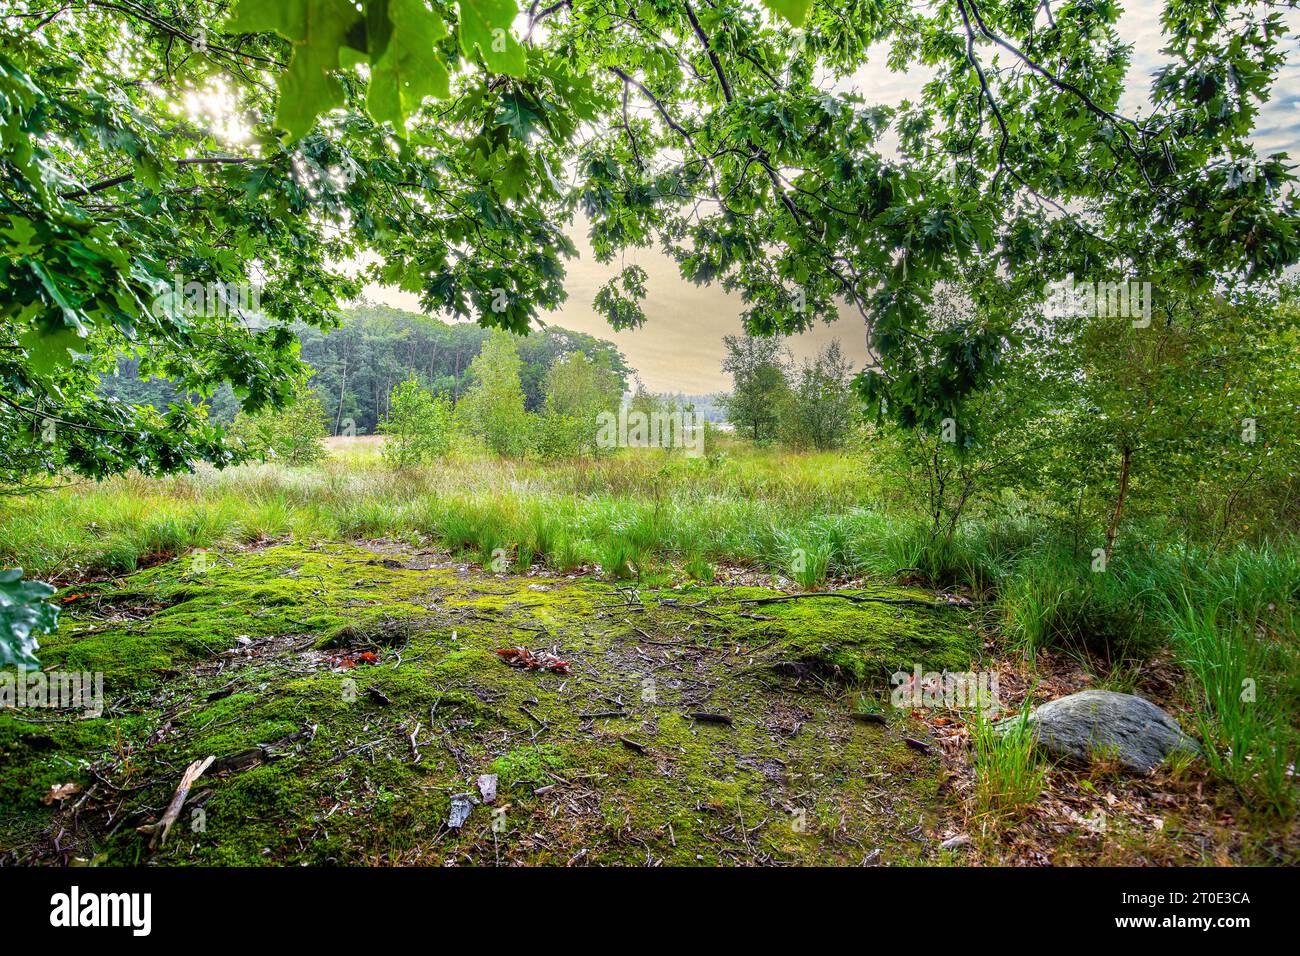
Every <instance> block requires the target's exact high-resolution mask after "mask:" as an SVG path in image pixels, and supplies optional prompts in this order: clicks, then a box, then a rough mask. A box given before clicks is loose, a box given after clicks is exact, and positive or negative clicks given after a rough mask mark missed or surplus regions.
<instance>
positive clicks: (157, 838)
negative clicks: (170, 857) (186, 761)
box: [136, 756, 217, 850]
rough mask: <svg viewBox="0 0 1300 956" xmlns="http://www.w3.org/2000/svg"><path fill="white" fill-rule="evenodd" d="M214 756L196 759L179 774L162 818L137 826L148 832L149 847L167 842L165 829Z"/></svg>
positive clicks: (178, 811) (169, 827)
mask: <svg viewBox="0 0 1300 956" xmlns="http://www.w3.org/2000/svg"><path fill="white" fill-rule="evenodd" d="M216 759H217V758H216V757H215V756H212V757H205V758H204V759H202V760H196V761H194V762H193V763H192V764H190V765H189V766H188V767H186V768H185V772H184V773H183V774H181V782H180V783H179V784H177V785H176V793H175V794H173V795H172V802H171V803H169V804H167V809H166V810H164V811H163V815H162V819H161V820H159V821H158V822H157V823H146V824H145V825H144V826H141V827H137V828H136V831H137V832H139V833H145V834H149V836H150V840H149V849H151V850H152V849H153V848H154V847H155V846H162V845H163V844H164V843H166V842H167V831H169V830H170V829H171V828H172V824H173V823H175V822H176V818H177V817H179V816H180V815H181V807H183V806H184V805H185V798H186V797H187V796H188V795H189V792H190V787H192V786H194V781H195V780H198V779H199V777H201V776H203V771H205V770H207V769H208V767H210V766H212V761H214V760H216Z"/></svg>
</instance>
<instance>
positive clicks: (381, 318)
mask: <svg viewBox="0 0 1300 956" xmlns="http://www.w3.org/2000/svg"><path fill="white" fill-rule="evenodd" d="M488 335H489V332H488V330H487V329H484V328H482V327H480V326H478V325H475V324H472V323H449V322H443V321H440V320H438V319H435V318H431V317H429V316H426V315H420V314H418V313H414V312H406V311H403V310H401V309H394V308H390V307H389V306H385V305H376V304H370V303H365V304H362V305H359V306H356V307H355V308H352V309H349V310H347V311H346V312H345V313H344V319H343V323H342V325H341V326H340V327H339V328H336V329H331V330H329V331H327V332H322V331H321V330H319V329H315V328H310V327H305V326H304V327H302V328H300V329H299V330H298V339H299V342H300V343H301V349H302V352H301V354H302V358H303V360H304V361H305V362H306V363H307V364H308V365H310V366H311V367H312V368H313V369H315V374H314V375H313V376H312V378H311V381H310V387H311V388H313V389H315V390H316V392H317V393H318V394H319V396H320V400H321V402H322V404H323V405H324V407H325V409H326V411H327V413H328V415H329V419H330V421H329V425H330V430H331V431H332V432H334V433H338V432H340V431H343V430H345V429H346V428H347V426H348V425H349V424H350V425H351V426H352V427H354V428H355V429H356V433H357V434H362V435H368V434H373V433H374V432H375V431H376V429H377V428H378V425H379V423H380V422H382V421H384V420H386V419H387V417H388V412H389V402H390V400H391V396H392V391H393V387H394V386H395V385H397V384H398V383H400V382H403V381H405V380H406V379H408V378H410V377H411V376H415V377H416V378H417V379H419V380H420V382H421V383H422V384H423V385H425V386H426V387H427V388H428V389H429V390H430V391H432V392H433V393H435V394H445V395H448V396H449V397H450V398H451V399H452V401H453V402H454V401H457V400H459V398H460V397H461V395H462V394H463V393H464V392H465V391H466V389H467V388H468V386H469V385H471V384H472V382H471V380H470V378H469V368H470V364H471V363H472V362H473V361H474V358H475V357H476V356H477V355H478V354H479V352H480V351H481V350H482V348H483V343H484V342H485V341H486V340H487V337H488ZM518 351H519V357H520V359H522V361H523V368H522V369H521V371H520V377H521V379H522V382H523V388H524V401H525V404H526V407H527V410H528V411H530V412H535V411H539V410H540V409H541V408H542V406H543V404H544V402H545V379H546V373H547V370H548V369H550V367H551V365H552V364H553V363H554V362H555V360H556V359H557V358H559V357H560V356H562V355H565V354H567V353H570V352H583V353H585V354H586V355H587V357H588V358H590V359H591V360H592V361H593V362H596V363H599V364H602V365H604V366H605V367H607V368H609V369H610V370H611V371H613V372H614V373H615V375H617V376H618V379H619V381H620V383H621V384H622V386H623V388H624V390H625V391H626V390H627V388H628V385H629V381H630V379H631V378H632V376H633V371H632V369H631V368H630V367H629V366H628V364H627V361H626V360H625V359H624V358H623V355H622V353H621V352H619V350H618V349H617V348H616V347H615V346H614V344H613V343H611V342H606V341H605V340H603V339H598V338H596V337H595V336H593V335H588V334H586V333H584V332H570V331H568V330H567V329H561V328H557V327H555V326H548V327H547V328H545V329H543V330H540V331H536V332H533V333H532V334H531V335H528V336H526V337H523V338H520V339H519V340H518ZM137 369H138V362H137V361H136V360H135V359H133V358H124V359H123V360H122V361H121V362H120V363H119V368H118V375H117V377H116V378H113V379H109V380H108V381H107V382H106V383H105V387H106V390H107V391H108V392H109V393H110V394H112V395H114V396H116V397H117V398H120V399H122V400H123V401H126V402H130V403H132V404H152V405H153V406H154V407H155V408H158V409H163V408H166V406H167V404H168V403H169V402H172V401H175V397H176V390H175V389H174V388H173V387H172V385H171V383H170V382H167V381H165V380H159V379H154V380H151V381H143V380H141V379H140V377H139V375H138V374H137ZM209 405H210V406H211V411H212V416H213V417H214V418H216V419H217V420H219V421H222V422H227V423H228V422H230V421H231V420H233V418H234V416H235V413H236V412H237V411H238V409H239V403H238V402H237V401H236V399H235V396H234V395H233V394H232V393H231V392H230V391H229V389H222V390H221V391H219V392H218V393H217V394H216V395H214V396H213V397H212V399H211V400H210V401H209Z"/></svg>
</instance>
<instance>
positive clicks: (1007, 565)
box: [0, 437, 1300, 860]
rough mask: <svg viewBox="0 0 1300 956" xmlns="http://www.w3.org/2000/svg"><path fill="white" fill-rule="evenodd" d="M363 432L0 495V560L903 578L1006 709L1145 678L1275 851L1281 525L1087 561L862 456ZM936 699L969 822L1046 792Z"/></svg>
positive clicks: (666, 582) (1127, 687) (1013, 743)
mask: <svg viewBox="0 0 1300 956" xmlns="http://www.w3.org/2000/svg"><path fill="white" fill-rule="evenodd" d="M381 442H382V439H377V438H352V439H349V438H334V439H329V440H328V444H329V454H328V456H327V457H326V458H324V459H323V460H322V461H320V462H318V463H316V464H313V465H309V466H305V467H300V468H291V467H287V466H284V465H278V464H252V465H244V466H240V467H237V468H232V469H227V470H225V471H217V470H214V469H211V468H209V467H207V466H202V467H200V469H199V470H198V471H197V472H195V473H194V474H191V475H182V476H178V477H170V478H163V479H146V478H141V477H138V476H124V477H117V478H111V479H107V480H105V481H102V482H98V483H94V484H89V483H84V484H73V485H69V486H66V487H62V488H59V489H56V490H51V491H48V492H45V493H42V494H37V495H31V496H26V497H23V498H17V499H10V500H9V501H7V502H6V503H5V508H4V511H3V516H2V517H0V560H2V561H3V562H4V563H5V564H7V565H10V564H11V565H21V566H23V567H25V568H26V569H28V572H29V573H31V574H33V575H39V576H41V577H43V578H45V579H48V580H51V581H53V582H55V583H56V584H59V585H61V586H63V587H64V589H65V590H64V593H65V594H72V595H75V594H77V593H78V592H80V591H82V590H83V589H84V587H85V586H86V583H87V582H97V581H104V580H116V579H122V578H123V577H124V576H129V575H132V574H134V573H137V572H139V571H141V570H142V569H149V568H154V567H156V566H164V565H167V564H168V563H169V562H174V563H175V564H176V566H177V567H179V568H180V569H181V570H180V572H178V573H183V572H184V569H185V567H186V565H187V562H189V563H191V564H192V563H193V562H195V560H196V557H195V556H198V559H199V565H198V566H202V559H203V558H204V556H206V555H207V554H209V553H213V554H217V553H232V552H234V553H238V552H241V551H254V552H255V551H259V550H261V549H265V548H268V547H271V546H275V545H292V546H295V547H320V546H329V545H332V544H335V543H340V542H369V543H371V544H372V545H374V544H375V543H376V542H377V543H378V546H380V547H395V548H401V549H405V550H407V551H411V550H414V551H416V552H417V553H433V552H436V553H445V554H448V555H450V556H451V557H452V559H453V560H456V561H460V562H463V563H464V564H465V565H468V566H471V567H472V568H474V569H475V570H476V573H478V572H481V573H484V574H488V575H492V576H495V577H498V578H504V579H518V576H519V575H533V576H537V575H551V576H558V577H561V578H566V579H569V580H578V581H582V580H588V579H590V580H594V581H606V582H610V583H612V584H614V585H615V586H616V587H622V588H628V587H631V588H634V589H636V590H637V591H641V590H646V591H652V590H655V589H673V588H694V587H709V586H715V585H716V586H724V587H727V588H733V587H738V586H739V587H749V586H762V587H765V588H770V589H773V590H775V591H778V592H781V593H788V594H802V593H817V592H825V591H833V590H844V589H861V588H864V587H865V588H881V587H891V586H896V587H902V588H909V589H921V590H922V591H924V592H925V593H927V594H935V595H940V596H943V597H945V599H949V600H953V601H957V602H960V603H961V604H962V605H963V606H964V607H965V608H967V609H968V610H966V611H964V612H963V613H965V614H967V615H968V616H969V618H970V620H971V624H970V625H969V626H970V627H971V628H973V629H975V630H976V631H977V632H978V634H979V635H980V636H981V638H982V643H983V647H984V651H983V653H982V654H981V656H982V657H984V658H985V665H984V666H988V667H1000V668H1003V669H1004V670H1005V671H1007V672H1009V673H1012V674H1014V677H1013V678H1012V679H1013V680H1014V681H1015V687H1016V688H1017V691H1016V694H1015V695H1014V696H1015V698H1016V699H1013V700H1012V701H1011V702H1010V703H1011V706H1012V707H1013V709H1014V708H1015V707H1018V706H1020V705H1021V704H1022V703H1025V702H1028V701H1031V700H1035V699H1039V698H1041V697H1047V696H1051V695H1050V694H1048V693H1046V689H1047V688H1049V687H1051V686H1053V684H1052V682H1053V680H1054V679H1056V678H1057V677H1059V675H1060V674H1061V673H1062V672H1063V671H1065V670H1071V669H1073V670H1074V671H1076V672H1078V673H1080V674H1082V675H1083V676H1082V677H1081V678H1075V680H1076V686H1077V683H1078V681H1082V683H1083V684H1084V685H1086V686H1095V687H1103V688H1109V689H1114V690H1121V691H1131V692H1137V693H1143V694H1145V695H1148V696H1153V697H1156V698H1157V699H1158V700H1160V701H1161V703H1163V704H1164V705H1166V706H1168V707H1170V708H1172V709H1173V710H1174V712H1175V713H1176V714H1177V715H1178V716H1179V717H1180V718H1181V719H1182V721H1183V724H1184V726H1185V727H1187V728H1188V729H1189V731H1190V732H1192V733H1194V734H1195V735H1196V736H1198V737H1199V738H1200V739H1201V740H1202V741H1203V742H1204V744H1205V760H1204V762H1203V764H1198V766H1200V768H1201V769H1200V771H1199V773H1201V774H1202V775H1205V774H1208V775H1209V776H1208V778H1206V777H1204V776H1202V777H1201V778H1198V779H1201V780H1202V782H1204V780H1206V779H1208V780H1213V781H1216V782H1217V784H1218V785H1221V786H1223V787H1226V788H1227V789H1226V790H1225V791H1224V793H1225V794H1227V796H1226V797H1225V799H1227V800H1229V801H1230V803H1231V804H1232V805H1233V806H1235V807H1236V811H1235V812H1240V813H1244V814H1246V816H1247V817H1248V818H1249V819H1252V820H1254V821H1256V823H1255V824H1254V825H1255V826H1257V827H1262V831H1261V832H1263V833H1266V834H1268V836H1267V837H1266V838H1264V840H1263V842H1264V843H1265V844H1268V845H1270V846H1272V847H1273V849H1271V850H1270V851H1269V853H1268V854H1267V855H1266V856H1265V859H1267V860H1274V859H1279V858H1282V859H1286V858H1290V857H1289V856H1288V854H1289V853H1290V852H1291V851H1292V850H1294V839H1293V837H1294V822H1293V821H1294V811H1295V806H1296V801H1295V775H1294V762H1293V761H1294V755H1295V753H1296V742H1297V732H1298V726H1300V724H1298V720H1300V646H1298V645H1297V641H1296V633H1297V628H1296V623H1297V622H1296V617H1295V601H1296V598H1297V595H1300V551H1298V550H1297V548H1296V542H1295V541H1294V540H1293V539H1290V538H1287V537H1280V538H1277V539H1272V540H1271V539H1269V538H1268V537H1267V536H1264V537H1260V538H1257V539H1256V540H1253V541H1251V542H1241V543H1237V544H1234V545H1231V546H1226V547H1219V548H1212V547H1210V546H1208V545H1195V544H1189V543H1187V542H1185V541H1183V542H1179V541H1170V540H1163V541H1162V540H1161V539H1160V538H1158V537H1157V536H1156V535H1155V534H1154V533H1152V530H1151V528H1150V527H1147V526H1143V525H1140V524H1135V525H1134V526H1133V528H1132V529H1131V530H1130V531H1129V532H1128V533H1127V534H1126V535H1125V536H1124V538H1123V539H1122V540H1121V543H1120V546H1119V547H1117V549H1116V553H1115V556H1114V558H1113V559H1112V560H1111V562H1110V563H1109V565H1108V567H1106V569H1105V571H1104V573H1097V572H1096V571H1095V570H1094V569H1093V568H1092V567H1091V566H1090V561H1089V553H1088V551H1087V550H1086V549H1081V548H1080V547H1079V546H1077V545H1075V544H1074V543H1073V542H1071V541H1070V539H1069V537H1068V535H1065V534H1063V533H1062V532H1060V531H1059V530H1055V529H1054V528H1053V526H1052V524H1051V523H1050V522H1048V521H1046V520H1044V519H1043V517H1042V516H1041V514H1039V513H1038V512H1037V511H1036V509H1035V504H1034V502H1027V501H1015V502H1010V503H1008V502H1005V501H1003V502H1001V503H999V505H998V506H997V507H988V506H985V507H981V508H978V509H976V510H975V511H973V512H972V513H970V514H969V515H968V516H967V517H966V518H964V519H963V521H962V522H961V523H960V525H959V527H958V529H957V531H956V532H955V533H954V534H953V535H952V536H951V538H948V537H946V536H943V535H935V534H933V533H932V532H931V530H930V528H929V527H928V525H927V522H926V520H925V518H924V516H921V515H918V514H917V513H916V512H914V511H910V510H908V509H907V508H906V507H903V506H902V505H901V504H900V502H899V501H898V500H897V496H896V495H894V494H893V493H891V492H890V491H889V490H888V483H887V482H886V481H885V480H884V477H885V476H884V474H883V470H882V467H881V466H880V465H879V464H878V463H876V462H874V461H873V458H872V455H871V452H870V450H869V449H862V448H857V449H855V450H842V451H837V452H807V451H793V450H788V449H776V448H757V447H754V446H753V445H751V444H749V443H747V442H745V441H742V440H738V439H736V438H734V437H716V438H715V441H714V442H713V444H712V445H711V446H710V448H709V452H708V454H707V455H704V456H701V457H697V458H692V457H687V456H685V455H683V454H682V453H681V452H680V451H662V450H650V449H624V450H621V451H619V452H617V453H615V454H614V455H611V456H605V457H600V458H596V459H583V460H568V461H560V462H551V463H545V462H539V461H533V460H531V459H520V460H513V461H512V460H505V459H501V458H497V457H494V456H490V455H487V454H485V453H481V452H473V451H466V450H464V449H461V450H458V451H457V452H456V453H454V454H453V455H451V456H449V457H448V458H446V459H444V460H441V461H439V462H438V463H436V464H433V465H427V466H420V467H410V468H393V467H390V466H389V465H387V464H386V463H385V462H384V461H383V459H382V458H381V456H380V453H379V447H380V444H381ZM126 580H128V581H129V580H130V579H129V578H127V579H126ZM186 580H188V579H186ZM523 580H527V579H526V578H525V579H523ZM633 593H636V592H633ZM642 633H644V632H642ZM882 678H883V674H872V673H863V674H859V675H856V677H854V676H853V675H850V680H849V687H850V688H853V689H854V690H853V693H864V692H865V693H867V694H868V696H870V695H871V694H875V693H878V692H879V688H880V687H881V686H883V685H882V683H881V681H882ZM955 716H956V718H957V719H958V720H959V721H963V722H965V723H967V724H968V725H969V733H970V737H971V739H972V740H973V742H974V746H973V748H972V753H973V754H974V755H975V756H973V758H972V759H973V760H974V764H975V766H976V767H977V768H981V769H979V771H978V774H977V783H976V784H975V785H974V789H973V791H972V795H971V798H970V799H971V805H972V806H974V807H976V808H977V811H976V812H977V813H985V814H989V815H990V819H998V818H1001V817H1003V816H1004V815H1005V814H1006V813H1007V812H1008V810H1010V812H1011V813H1012V816H1013V817H1014V816H1015V814H1016V813H1019V814H1020V815H1021V816H1023V814H1024V813H1025V812H1026V810H1027V809H1028V808H1030V807H1032V806H1033V805H1034V803H1035V801H1036V800H1038V799H1039V797H1040V793H1041V792H1042V789H1043V787H1044V786H1046V784H1045V783H1044V772H1045V768H1044V764H1043V762H1042V761H1041V760H1040V759H1038V758H1036V757H1035V756H1033V755H1032V754H1031V753H1030V750H1031V742H1030V741H1029V740H1028V738H1027V737H1025V736H1024V735H1015V734H1003V735H996V734H991V733H989V732H988V730H987V727H986V726H984V725H983V724H982V723H981V721H979V720H978V719H977V718H975V717H972V716H971V715H970V714H964V715H963V714H958V715H955ZM1174 772H1175V773H1181V774H1186V773H1187V768H1186V767H1183V766H1178V767H1175V768H1174ZM985 822H986V823H987V822H988V821H987V820H986V821H985ZM1270 841H1271V842H1270ZM1278 841H1280V845H1281V847H1282V849H1281V850H1279V849H1277V846H1276V844H1277V843H1278ZM1252 845H1253V844H1252ZM1288 848H1289V849H1288ZM1252 852H1254V851H1252ZM1246 858H1248V859H1249V858H1254V859H1259V857H1250V856H1249V854H1248V855H1247V857H1246Z"/></svg>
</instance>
